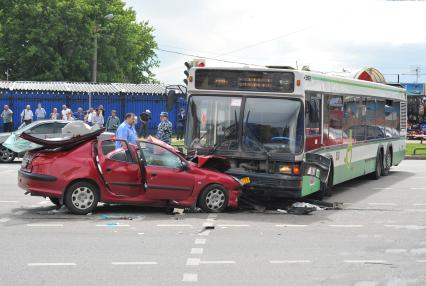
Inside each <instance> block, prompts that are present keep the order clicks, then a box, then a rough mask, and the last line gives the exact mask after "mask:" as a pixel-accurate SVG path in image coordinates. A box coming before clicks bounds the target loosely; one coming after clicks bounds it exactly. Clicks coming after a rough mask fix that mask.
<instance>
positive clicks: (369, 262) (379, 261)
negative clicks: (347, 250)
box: [344, 260, 387, 264]
mask: <svg viewBox="0 0 426 286" xmlns="http://www.w3.org/2000/svg"><path fill="white" fill-rule="evenodd" d="M344 262H345V263H364V264H383V263H387V262H386V260H344Z"/></svg>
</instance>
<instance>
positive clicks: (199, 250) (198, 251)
mask: <svg viewBox="0 0 426 286" xmlns="http://www.w3.org/2000/svg"><path fill="white" fill-rule="evenodd" d="M191 254H203V249H202V248H197V247H194V248H191Z"/></svg>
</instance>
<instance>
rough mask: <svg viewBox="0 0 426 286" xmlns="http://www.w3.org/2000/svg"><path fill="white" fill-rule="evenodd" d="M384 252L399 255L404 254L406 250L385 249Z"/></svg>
mask: <svg viewBox="0 0 426 286" xmlns="http://www.w3.org/2000/svg"><path fill="white" fill-rule="evenodd" d="M385 252H386V253H390V254H401V253H406V252H407V249H403V248H401V249H399V248H395V249H386V250H385Z"/></svg>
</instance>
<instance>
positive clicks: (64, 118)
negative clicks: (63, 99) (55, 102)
mask: <svg viewBox="0 0 426 286" xmlns="http://www.w3.org/2000/svg"><path fill="white" fill-rule="evenodd" d="M68 112H71V109H69V108H68V107H67V106H66V105H65V104H64V105H62V111H61V113H62V119H63V120H67V114H68Z"/></svg>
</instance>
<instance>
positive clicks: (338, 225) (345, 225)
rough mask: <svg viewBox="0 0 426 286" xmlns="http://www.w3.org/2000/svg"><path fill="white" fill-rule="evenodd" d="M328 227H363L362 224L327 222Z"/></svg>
mask: <svg viewBox="0 0 426 286" xmlns="http://www.w3.org/2000/svg"><path fill="white" fill-rule="evenodd" d="M328 226H329V227H347V228H350V227H364V225H362V224H329V225H328Z"/></svg>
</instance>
